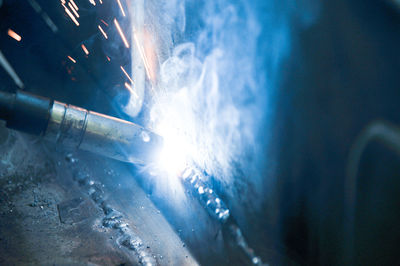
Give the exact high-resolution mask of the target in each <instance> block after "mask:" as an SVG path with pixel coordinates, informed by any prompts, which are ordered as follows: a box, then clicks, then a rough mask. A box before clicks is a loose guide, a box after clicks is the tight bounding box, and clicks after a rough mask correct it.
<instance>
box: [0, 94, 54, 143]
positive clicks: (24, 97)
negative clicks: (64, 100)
mask: <svg viewBox="0 0 400 266" xmlns="http://www.w3.org/2000/svg"><path fill="white" fill-rule="evenodd" d="M52 105H53V101H52V100H50V99H48V98H44V97H41V96H37V95H33V94H30V93H28V92H24V91H17V93H15V94H13V93H7V92H3V91H0V119H2V120H5V121H6V122H7V123H6V126H7V127H8V128H11V129H15V130H20V131H23V132H26V133H30V134H35V135H40V134H41V133H43V132H44V131H45V130H46V128H47V124H48V120H49V117H50V109H51V106H52Z"/></svg>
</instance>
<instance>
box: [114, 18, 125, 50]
mask: <svg viewBox="0 0 400 266" xmlns="http://www.w3.org/2000/svg"><path fill="white" fill-rule="evenodd" d="M114 24H115V27H117V30H118V32H119V35H120V36H121V39H122V41H123V42H124V44H125V46H126V48H129V43H128V41H127V39H126V37H125V34H124V32H123V31H122V29H121V26H120V25H119V23H118V20H117V19H116V18H114Z"/></svg>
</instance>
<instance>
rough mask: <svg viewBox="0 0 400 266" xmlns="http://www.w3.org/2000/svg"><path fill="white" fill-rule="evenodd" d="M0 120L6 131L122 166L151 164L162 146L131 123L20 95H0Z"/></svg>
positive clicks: (21, 92)
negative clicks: (2, 121)
mask: <svg viewBox="0 0 400 266" xmlns="http://www.w3.org/2000/svg"><path fill="white" fill-rule="evenodd" d="M0 119H1V120H5V121H6V126H7V127H8V128H11V129H15V130H19V131H23V132H26V133H30V134H35V135H41V136H43V138H44V139H47V140H50V141H53V142H56V143H59V144H61V145H63V146H66V147H69V148H74V149H81V150H86V151H90V152H93V153H96V154H100V155H103V156H105V157H109V158H113V159H117V160H120V161H125V162H132V163H147V162H151V161H152V160H153V159H154V156H155V154H156V152H157V151H158V150H159V149H160V148H161V146H162V138H161V137H160V136H158V135H157V134H155V133H153V132H151V131H149V130H147V129H145V128H143V127H141V126H139V125H136V124H134V123H131V122H128V121H125V120H122V119H118V118H115V117H111V116H107V115H104V114H100V113H96V112H92V111H88V110H86V109H82V108H79V107H76V106H73V105H69V104H65V103H61V102H58V101H53V100H51V99H48V98H44V97H41V96H37V95H33V94H31V93H28V92H24V91H17V92H16V93H7V92H4V91H0Z"/></svg>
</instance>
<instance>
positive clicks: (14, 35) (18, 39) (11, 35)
mask: <svg viewBox="0 0 400 266" xmlns="http://www.w3.org/2000/svg"><path fill="white" fill-rule="evenodd" d="M7 34H8V36H10V37H11V38H13V39H14V40H16V41H17V42H19V41H21V39H22V38H21V36H19V35H18V34H17V33H16V32H15V31H13V30H12V29H8V32H7Z"/></svg>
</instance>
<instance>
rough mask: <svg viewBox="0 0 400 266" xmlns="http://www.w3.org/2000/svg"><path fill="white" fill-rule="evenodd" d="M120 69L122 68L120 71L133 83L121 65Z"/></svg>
mask: <svg viewBox="0 0 400 266" xmlns="http://www.w3.org/2000/svg"><path fill="white" fill-rule="evenodd" d="M121 70H122V72H124V74H125V76H126V77H127V78H128V79H129V81H130V82H131V83H132V84H133V80H132V79H131V77H130V76H129V75H128V73H127V72H126V70H125V69H124V68H123V66H121Z"/></svg>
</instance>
